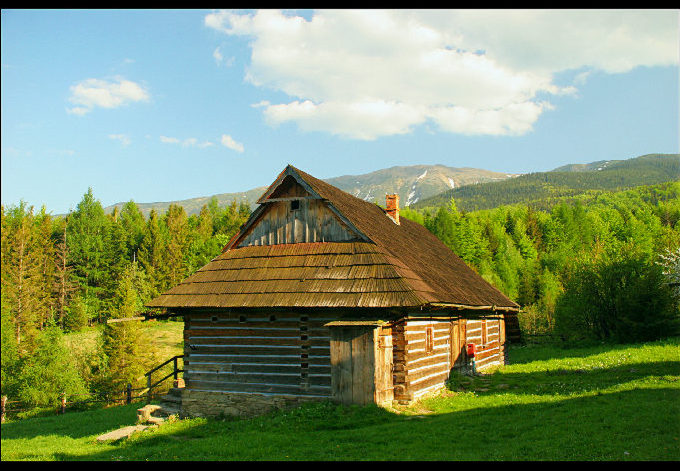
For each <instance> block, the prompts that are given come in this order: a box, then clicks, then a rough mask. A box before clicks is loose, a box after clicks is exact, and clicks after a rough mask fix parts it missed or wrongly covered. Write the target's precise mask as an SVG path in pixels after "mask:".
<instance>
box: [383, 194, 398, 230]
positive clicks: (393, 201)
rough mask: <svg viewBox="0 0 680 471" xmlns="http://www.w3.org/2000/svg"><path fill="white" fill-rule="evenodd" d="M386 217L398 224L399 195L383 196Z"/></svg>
mask: <svg viewBox="0 0 680 471" xmlns="http://www.w3.org/2000/svg"><path fill="white" fill-rule="evenodd" d="M385 202H386V206H387V215H388V216H389V217H391V218H392V220H393V221H394V222H395V223H396V224H399V195H385Z"/></svg>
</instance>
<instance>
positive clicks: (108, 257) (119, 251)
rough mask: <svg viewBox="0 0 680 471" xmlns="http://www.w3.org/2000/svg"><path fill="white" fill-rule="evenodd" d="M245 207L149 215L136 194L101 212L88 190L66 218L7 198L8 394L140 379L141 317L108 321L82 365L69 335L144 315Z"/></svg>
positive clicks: (149, 358)
mask: <svg viewBox="0 0 680 471" xmlns="http://www.w3.org/2000/svg"><path fill="white" fill-rule="evenodd" d="M249 214H250V208H249V207H248V206H247V205H246V204H245V203H242V204H240V205H238V204H237V203H236V202H233V203H232V204H231V205H226V206H223V207H220V206H219V204H218V202H217V200H216V199H215V198H213V199H212V200H211V201H210V203H209V204H207V205H205V206H204V207H203V208H202V209H201V212H200V214H198V215H192V216H187V214H186V212H185V210H184V208H182V207H181V206H178V205H171V206H170V207H169V208H168V209H167V211H166V212H165V213H164V214H158V213H157V212H155V211H151V213H150V214H149V217H148V218H145V217H144V215H143V214H142V212H141V211H140V210H139V208H138V207H137V205H136V204H135V203H134V201H129V202H128V203H126V204H125V205H124V206H123V207H122V208H121V209H120V210H119V209H118V208H115V209H114V211H113V212H112V213H110V214H105V212H104V209H103V207H102V205H101V203H100V202H99V201H98V200H97V199H96V198H95V197H94V195H93V192H92V189H89V190H88V191H87V193H85V195H84V196H83V198H82V200H81V201H80V202H79V203H78V205H77V206H76V208H75V210H74V211H72V212H71V213H69V214H68V215H66V216H63V217H54V216H52V215H50V214H48V213H47V212H46V210H45V208H44V207H43V208H41V209H40V211H36V210H35V209H34V208H33V207H31V206H28V205H27V204H26V203H24V202H20V203H19V204H18V205H14V206H10V207H8V208H5V207H4V206H2V208H1V210H0V216H1V219H2V220H1V225H2V247H1V255H2V261H1V264H2V279H1V282H2V296H1V299H2V383H1V384H2V394H3V395H4V394H8V395H10V396H11V397H14V398H18V399H20V400H22V401H24V402H26V403H30V404H36V405H38V404H47V403H49V402H50V401H54V400H55V398H56V397H57V396H58V395H59V394H61V393H63V392H69V393H70V394H87V393H88V392H89V393H93V392H96V391H97V390H105V389H111V388H122V387H124V385H126V384H127V383H128V382H132V383H135V382H136V380H137V379H138V378H139V376H140V375H142V374H143V373H144V371H145V368H147V367H148V366H149V365H151V364H152V363H153V362H154V361H156V360H157V359H156V358H154V355H153V351H152V350H150V349H149V347H148V345H150V344H151V343H150V342H146V341H145V339H144V338H143V329H141V327H140V326H139V322H119V323H110V324H106V325H105V327H104V328H103V329H102V334H101V338H100V339H99V340H98V348H97V352H95V354H93V355H91V357H90V358H88V359H87V360H86V361H85V364H79V365H78V364H76V363H75V362H74V361H73V358H72V356H71V355H70V354H69V351H68V349H67V348H66V347H65V344H64V342H63V338H62V337H63V334H64V333H68V332H77V331H79V330H81V329H82V328H83V327H85V326H88V325H89V326H92V325H95V324H102V323H105V322H106V320H108V319H113V318H123V317H135V316H139V313H143V312H145V311H146V310H147V308H145V307H144V304H145V303H146V302H147V301H149V300H150V299H152V298H153V297H155V296H157V295H158V294H160V293H162V292H163V291H165V290H167V289H169V288H170V287H172V286H174V285H175V284H177V283H178V282H179V281H181V280H182V279H183V278H185V277H187V276H189V275H190V274H191V273H193V272H195V271H196V270H197V269H198V268H200V267H201V266H203V265H205V264H206V263H207V262H208V261H210V259H212V258H214V257H215V256H216V255H218V254H219V253H220V251H221V249H222V248H223V247H224V245H226V243H227V242H228V240H229V238H230V237H231V236H232V235H233V234H234V233H235V232H236V231H237V230H238V228H239V227H240V226H241V225H242V224H243V223H244V222H245V220H246V219H247V217H248V216H249ZM81 363H82V362H81ZM147 369H148V368H147Z"/></svg>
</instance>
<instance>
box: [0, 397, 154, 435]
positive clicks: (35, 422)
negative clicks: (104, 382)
mask: <svg viewBox="0 0 680 471" xmlns="http://www.w3.org/2000/svg"><path fill="white" fill-rule="evenodd" d="M143 405H144V404H143V403H136V404H131V405H125V406H116V407H109V408H106V409H93V410H88V411H70V412H68V411H67V412H66V414H64V415H52V416H46V417H35V418H32V419H24V420H17V421H13V422H8V423H5V424H2V438H3V439H4V440H10V439H19V438H29V439H30V438H35V437H39V436H43V435H61V436H64V437H69V438H74V439H77V438H83V437H87V436H89V435H100V434H103V433H106V432H108V431H111V430H115V429H117V428H120V427H125V426H127V425H132V424H134V423H135V422H136V421H137V409H139V408H140V407H142V406H143Z"/></svg>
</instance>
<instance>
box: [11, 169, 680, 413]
mask: <svg viewBox="0 0 680 471" xmlns="http://www.w3.org/2000/svg"><path fill="white" fill-rule="evenodd" d="M671 170H672V169H671ZM626 171H627V170H626ZM557 173H558V174H559V175H557V177H555V178H560V179H562V180H561V181H566V179H572V178H574V177H577V178H581V179H582V178H583V175H584V174H583V173H579V172H571V173H570V175H569V176H565V174H566V173H569V172H557ZM597 175H598V174H593V175H592V176H591V175H590V174H588V177H587V178H585V179H584V180H583V179H582V180H580V181H586V182H591V181H594V180H593V179H595V178H597ZM572 176H573V177H572ZM605 176H606V177H607V178H609V179H611V178H613V177H612V176H611V174H605ZM520 178H522V177H518V178H517V179H514V180H509V181H506V182H499V183H492V184H484V185H476V187H478V191H480V192H478V193H477V200H476V201H480V200H481V199H480V198H486V203H485V206H484V209H476V210H469V209H468V210H465V208H464V206H465V205H461V204H459V201H458V199H457V198H456V196H455V195H456V193H454V194H453V196H452V195H442V198H444V199H443V200H442V199H441V198H440V199H439V200H437V201H436V204H430V205H426V206H420V205H419V207H418V208H403V209H402V212H401V215H402V217H407V218H409V219H411V220H413V221H416V222H418V223H420V224H422V225H424V226H425V227H426V228H427V229H428V230H429V231H431V232H432V233H433V234H435V235H436V236H437V237H438V238H439V239H440V240H442V241H443V242H444V243H445V244H446V245H447V246H448V247H450V248H451V249H452V250H453V251H454V252H455V253H456V254H458V255H459V256H460V257H461V258H462V259H463V260H464V261H465V262H466V263H468V264H469V265H470V266H471V267H473V269H475V270H476V271H477V272H478V273H480V274H481V275H482V276H483V277H484V278H485V279H486V280H487V281H489V282H490V283H492V284H493V285H494V286H496V287H497V288H498V289H499V290H501V291H502V292H503V293H505V294H506V295H507V296H509V297H510V298H511V299H513V300H514V301H515V302H517V303H518V304H520V305H521V306H522V311H521V312H520V314H519V321H520V327H521V331H522V336H523V338H524V341H543V342H553V343H565V342H571V343H574V342H593V341H599V342H602V341H605V342H642V341H650V340H657V339H661V338H665V337H668V336H672V335H677V334H678V332H679V330H678V329H679V327H680V310H679V307H678V297H679V292H678V290H679V289H678V283H680V182H678V181H677V178H670V179H668V178H667V179H666V181H665V182H658V176H657V175H656V174H655V175H654V177H653V178H654V180H653V183H654V184H642V185H640V184H639V183H640V181H639V179H638V180H635V182H634V183H632V184H627V185H618V186H617V185H615V184H613V183H612V184H611V185H610V186H609V187H607V188H602V187H597V185H591V186H590V187H588V186H587V185H584V187H583V188H580V189H579V191H576V190H573V191H572V190H570V191H569V192H568V194H555V193H554V192H553V194H551V196H550V197H549V198H547V197H546V198H543V199H541V198H542V197H541V196H540V195H539V196H536V197H535V198H533V199H532V201H531V202H524V201H519V202H518V201H510V202H502V201H501V202H500V204H498V201H496V200H494V201H492V199H493V198H496V199H497V196H498V195H501V194H503V191H496V190H494V191H492V190H489V189H491V188H494V187H493V185H497V186H496V187H495V188H499V187H498V185H506V186H507V185H513V184H514V185H516V186H517V185H519V186H518V187H521V186H522V185H523V181H522V180H520ZM622 178H623V177H622ZM535 180H536V178H535V177H534V181H535ZM668 180H674V181H668ZM611 181H614V182H615V181H616V180H615V179H614V180H611ZM619 181H622V180H619ZM544 187H545V186H544ZM473 190H474V187H473V186H470V187H462V188H461V189H459V190H456V191H458V192H461V193H462V192H471V191H473ZM483 192H486V193H483ZM505 194H508V193H507V192H506V193H505ZM479 195H481V196H479ZM484 195H486V196H484ZM489 195H494V196H493V198H492V197H491V196H489ZM461 199H463V197H461ZM249 214H250V208H249V207H248V205H246V204H243V203H242V204H241V205H238V204H237V203H236V202H233V203H232V204H230V205H227V206H223V207H221V206H219V205H218V203H217V200H216V199H215V198H213V199H212V200H211V201H210V203H209V204H207V205H205V206H204V207H203V208H202V209H201V211H200V214H198V215H191V216H187V214H186V212H185V210H184V208H183V207H181V206H178V205H171V206H170V207H169V208H168V210H167V211H166V212H165V213H164V214H158V213H156V212H155V211H152V212H151V213H150V214H149V216H148V217H145V216H144V215H143V214H142V212H141V211H140V210H139V208H138V206H137V205H136V204H135V202H133V201H130V202H128V203H126V204H125V205H124V206H123V207H122V209H120V210H118V208H116V209H114V211H113V212H112V213H111V214H106V213H105V211H104V209H103V207H102V204H101V203H100V202H99V201H98V200H97V198H96V196H95V195H94V194H93V192H92V190H91V189H90V190H89V191H88V192H87V193H86V194H85V195H84V196H83V197H82V200H81V201H80V202H79V203H78V205H77V207H76V209H75V210H74V211H73V212H71V213H70V214H68V215H66V216H52V215H50V214H49V213H48V212H47V210H46V208H45V207H43V208H41V209H40V210H39V211H37V210H36V209H35V208H33V207H30V206H28V205H27V204H25V203H23V202H21V203H20V204H18V205H12V206H9V207H4V206H3V207H2V212H1V215H2V383H1V384H2V395H6V396H8V397H9V398H11V399H12V400H16V401H21V402H22V403H24V404H27V405H30V406H35V407H37V406H47V405H51V404H55V403H56V401H58V398H59V397H60V395H62V394H64V393H65V394H68V395H72V396H75V395H79V396H88V395H90V396H96V395H98V394H101V393H102V392H103V391H110V390H120V389H122V388H123V387H124V386H125V385H126V384H127V383H134V382H135V381H138V380H139V378H140V376H141V375H143V373H144V372H145V371H146V370H148V369H149V368H150V367H153V366H155V364H157V363H158V361H159V360H160V361H163V360H165V358H157V357H156V356H155V355H154V352H153V348H151V347H149V345H151V343H150V342H149V341H148V339H145V338H144V333H143V331H142V329H141V327H140V325H139V324H140V323H139V322H119V323H107V322H106V321H107V320H111V319H117V318H131V317H137V316H140V315H141V314H142V313H145V312H147V311H148V309H147V308H145V307H144V304H145V303H146V302H147V301H149V300H150V299H152V298H153V297H155V296H157V295H158V294H160V293H161V292H163V291H164V290H166V289H168V288H170V287H172V286H174V285H175V284H176V283H178V282H179V281H181V280H182V279H183V278H185V277H187V276H189V275H190V274H192V273H193V272H195V271H196V270H197V269H199V268H200V267H202V266H203V265H205V264H206V263H207V262H208V261H209V260H211V259H212V258H213V257H215V256H216V255H218V254H219V253H220V251H221V250H222V248H223V247H224V245H226V243H227V242H228V240H229V238H230V237H231V236H232V235H233V234H234V233H235V232H236V231H237V230H238V228H239V227H240V226H241V224H243V223H244V222H245V220H246V219H247V218H248V216H249ZM93 326H100V328H101V336H100V338H99V339H98V343H97V347H96V352H93V353H92V354H91V355H89V356H88V357H87V358H85V359H83V358H77V357H75V356H74V355H72V354H71V352H70V351H69V349H68V348H67V347H66V344H65V343H64V336H65V335H66V334H68V333H73V332H78V331H81V330H83V329H87V328H91V327H93Z"/></svg>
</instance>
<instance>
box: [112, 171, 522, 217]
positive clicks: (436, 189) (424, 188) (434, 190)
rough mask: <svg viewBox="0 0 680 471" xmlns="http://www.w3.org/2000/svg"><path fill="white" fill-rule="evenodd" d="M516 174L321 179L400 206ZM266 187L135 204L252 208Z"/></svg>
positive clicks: (145, 209)
mask: <svg viewBox="0 0 680 471" xmlns="http://www.w3.org/2000/svg"><path fill="white" fill-rule="evenodd" d="M303 170H304V169H303ZM518 175H519V174H510V173H501V172H492V171H490V170H482V169H476V168H467V167H466V168H455V167H446V166H444V165H412V166H402V167H398V166H397V167H391V168H386V169H381V170H376V171H375V172H370V173H366V174H362V175H344V176H340V177H334V178H328V179H324V181H326V182H328V183H330V184H331V185H333V186H335V187H337V188H340V189H341V190H343V191H346V192H348V193H351V194H352V195H354V196H356V197H357V198H361V199H364V200H366V201H375V202H377V203H380V204H382V205H384V204H385V195H386V194H388V193H397V194H399V201H400V205H401V206H402V207H404V206H411V205H413V204H415V203H417V202H418V201H420V200H422V199H425V198H429V197H432V196H435V195H437V194H440V193H442V192H444V191H446V190H450V189H452V188H458V187H462V186H465V185H470V184H476V183H484V182H494V181H501V180H505V179H508V178H512V177H516V176H518ZM266 189H267V187H266V186H261V187H257V188H253V189H251V190H248V191H244V192H238V193H221V194H217V195H210V196H203V197H198V198H190V199H185V200H179V201H168V202H156V203H137V206H138V207H139V209H140V210H141V211H142V213H143V214H144V215H145V216H148V215H149V212H150V211H151V210H152V209H155V210H156V212H159V213H164V212H165V211H166V210H167V208H168V206H170V205H171V204H178V205H180V206H183V207H184V210H185V211H186V212H187V214H189V215H191V214H198V213H199V212H200V211H201V208H202V207H203V205H204V204H208V202H209V201H210V199H211V198H213V197H215V198H217V202H218V203H219V204H220V205H221V206H223V205H225V204H231V202H232V201H236V202H241V201H244V202H246V203H248V204H249V205H250V206H251V207H254V206H256V201H257V199H258V198H259V197H260V196H262V194H263V193H264V192H265V190H266ZM124 204H125V203H122V202H121V203H116V204H114V205H111V206H107V207H106V208H104V210H105V211H106V212H107V213H110V212H112V211H113V208H114V207H118V208H119V209H120V208H122V206H123V205H124Z"/></svg>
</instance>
